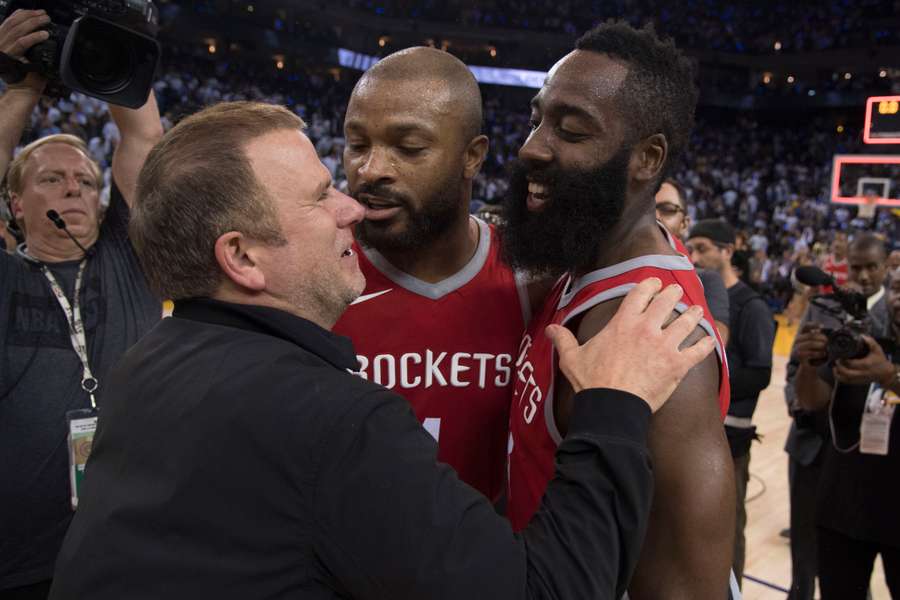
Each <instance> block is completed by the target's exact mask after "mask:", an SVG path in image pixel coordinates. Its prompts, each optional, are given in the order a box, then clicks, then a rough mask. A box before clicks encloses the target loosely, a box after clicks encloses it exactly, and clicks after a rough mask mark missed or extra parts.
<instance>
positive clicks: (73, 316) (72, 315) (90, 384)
mask: <svg viewBox="0 0 900 600" xmlns="http://www.w3.org/2000/svg"><path fill="white" fill-rule="evenodd" d="M86 266H87V259H85V260H83V261H81V265H80V266H79V267H78V276H77V277H76V278H75V299H74V303H73V304H69V299H68V298H66V294H65V292H63V290H62V288H61V287H60V285H59V282H57V281H56V277H54V276H53V273H51V272H50V269H48V268H47V265H41V272H42V273H43V274H44V277H46V278H47V281H49V282H50V289H51V290H52V291H53V295H54V296H56V301H57V302H59V306H60V308H62V309H63V312H64V313H65V314H66V321H68V323H69V338H70V340H71V341H72V349H73V350H74V351H75V354H77V355H78V360H80V361H81V366H82V369H83V373H82V377H81V389H83V390H84V391H85V392H87V393H88V395H89V396H90V397H91V408H97V401H96V400H95V399H94V392H96V391H97V388H98V387H100V382H98V381H97V379H96V378H95V377H94V375H93V373H91V367H90V365H89V364H88V353H87V341H86V339H85V335H84V321H82V319H81V298H80V297H81V283H82V280H83V278H84V268H85V267H86Z"/></svg>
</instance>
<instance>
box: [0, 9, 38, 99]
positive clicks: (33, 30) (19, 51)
mask: <svg viewBox="0 0 900 600" xmlns="http://www.w3.org/2000/svg"><path fill="white" fill-rule="evenodd" d="M49 23H50V17H49V16H48V15H47V13H46V12H45V11H43V10H23V9H19V10H17V11H15V12H14V13H13V14H11V15H10V16H9V17H8V18H7V19H6V20H4V21H3V22H2V23H0V52H3V53H4V54H6V55H7V56H10V57H12V58H14V59H16V60H19V61H22V62H28V61H27V60H25V53H26V52H27V51H28V50H29V49H30V48H31V47H32V46H34V45H36V44H39V43H41V42H43V41H46V40H47V38H48V37H50V34H49V33H47V31H46V30H42V29H41V28H42V27H45V26H47V24H49ZM46 83H47V80H46V79H44V78H43V77H41V76H40V75H38V74H37V73H29V74H28V75H27V76H26V77H25V79H24V80H23V81H21V82H19V83H15V84H10V85H9V86H8V87H9V89H27V90H31V91H35V92H37V93H38V94H41V93H42V92H43V91H44V86H45V85H46Z"/></svg>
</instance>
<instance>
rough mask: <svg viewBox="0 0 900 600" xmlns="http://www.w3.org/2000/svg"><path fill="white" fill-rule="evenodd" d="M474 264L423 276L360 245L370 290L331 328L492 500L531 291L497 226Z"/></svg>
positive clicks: (485, 234) (486, 234)
mask: <svg viewBox="0 0 900 600" xmlns="http://www.w3.org/2000/svg"><path fill="white" fill-rule="evenodd" d="M476 223H477V224H478V227H479V231H480V237H479V243H478V249H477V250H476V252H475V255H474V256H473V257H472V259H471V260H470V261H469V263H468V264H467V265H466V266H465V267H463V269H461V270H460V271H459V272H458V273H456V274H455V275H453V276H452V277H450V278H448V279H446V280H444V281H442V282H439V283H427V282H424V281H421V280H419V279H416V278H414V277H412V276H410V275H408V274H406V273H403V272H402V271H400V270H399V269H397V268H396V267H394V266H393V265H391V264H390V263H388V262H387V260H386V259H385V258H384V257H383V256H382V255H381V254H379V253H378V252H377V251H374V250H372V249H370V248H362V249H360V248H359V246H356V247H355V249H356V251H357V252H358V253H359V264H360V268H361V269H362V272H363V274H364V275H365V276H366V289H365V291H364V292H363V294H362V295H361V296H360V297H359V299H358V300H357V301H356V302H355V303H354V304H353V305H351V306H350V308H349V309H348V310H347V311H346V312H345V313H344V315H343V316H342V317H341V319H340V320H339V321H338V323H337V325H335V327H334V331H335V332H336V333H339V334H341V335H346V336H348V337H349V338H350V339H351V340H353V346H354V348H356V352H357V358H358V360H359V363H360V375H362V376H363V377H365V378H366V379H369V380H371V381H374V382H376V383H379V384H381V385H383V386H385V387H386V388H388V389H391V390H394V391H395V392H397V393H398V394H400V395H402V396H404V397H405V398H406V399H407V400H409V402H410V404H411V405H412V408H413V410H414V411H415V413H416V416H417V417H418V418H419V421H421V422H422V424H423V426H424V427H425V429H426V430H428V432H429V433H431V435H432V436H434V438H435V439H436V440H437V441H438V448H439V449H438V458H439V460H441V461H443V462H446V463H447V464H449V465H450V466H452V467H453V468H454V469H456V471H457V472H458V473H459V477H460V479H462V480H463V481H465V482H466V483H468V484H469V485H471V486H472V487H474V488H476V489H477V490H479V491H480V492H481V493H483V494H484V495H485V496H487V497H488V498H489V499H491V500H494V499H496V498H498V497H499V495H500V494H501V492H502V491H503V487H504V485H505V466H506V440H507V431H508V430H507V427H508V424H509V401H510V393H511V390H512V375H513V360H514V354H515V351H516V348H517V347H518V345H519V341H520V340H521V338H522V333H523V332H524V329H525V322H526V318H527V308H525V307H526V306H527V295H526V294H525V291H524V288H522V287H521V286H520V285H519V284H518V283H517V281H516V277H515V275H514V273H513V271H512V270H511V269H510V268H509V267H508V266H506V264H505V263H503V261H501V259H500V246H499V240H498V238H497V235H496V232H495V231H494V229H493V227H491V226H489V225H487V224H486V223H484V222H482V221H478V220H476Z"/></svg>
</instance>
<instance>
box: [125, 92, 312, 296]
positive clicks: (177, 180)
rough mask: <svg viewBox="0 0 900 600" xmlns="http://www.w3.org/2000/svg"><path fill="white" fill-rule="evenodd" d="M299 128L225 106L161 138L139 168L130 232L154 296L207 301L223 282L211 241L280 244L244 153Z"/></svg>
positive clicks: (277, 110)
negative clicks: (239, 238)
mask: <svg viewBox="0 0 900 600" xmlns="http://www.w3.org/2000/svg"><path fill="white" fill-rule="evenodd" d="M304 127H305V124H304V122H303V120H302V119H301V118H300V117H298V116H297V115H295V114H294V113H292V112H291V111H289V110H287V109H286V108H284V107H282V106H275V105H272V104H262V103H259V102H223V103H221V104H217V105H215V106H212V107H209V108H206V109H204V110H202V111H200V112H198V113H196V114H194V115H191V116H190V117H188V118H186V119H184V120H183V121H181V122H180V123H179V124H178V125H176V126H175V127H174V128H173V129H172V130H171V131H169V132H168V133H167V134H166V135H165V136H163V139H162V140H161V141H160V142H159V143H158V144H157V145H156V146H155V147H154V148H153V150H151V152H150V155H149V156H148V157H147V160H146V161H145V162H144V167H143V168H142V169H141V174H140V176H139V178H138V184H137V198H136V200H135V204H134V208H133V209H132V215H131V223H130V226H129V234H130V237H131V241H132V243H133V244H134V249H135V251H136V252H137V255H138V258H139V259H140V261H141V265H142V266H143V269H144V275H145V276H146V277H147V281H148V283H149V284H150V286H151V287H152V288H153V290H154V291H156V292H157V293H158V294H159V295H160V296H162V297H163V298H170V299H172V300H180V299H183V298H191V297H197V296H210V295H212V294H213V293H214V292H215V291H216V290H217V289H218V287H219V285H220V283H221V280H222V273H221V269H220V268H219V264H218V262H217V261H216V257H215V250H214V248H215V244H216V240H217V239H218V238H219V237H220V236H221V235H222V234H224V233H227V232H229V231H239V232H241V233H243V234H244V235H246V236H248V237H250V238H253V239H256V240H259V241H262V242H264V243H268V244H272V245H281V244H284V243H286V240H285V239H284V236H283V235H282V232H281V226H280V223H279V221H278V213H277V210H276V208H275V204H274V201H273V199H272V198H271V197H270V196H269V194H268V192H267V191H266V189H265V188H264V187H263V185H262V184H261V183H260V182H259V180H258V179H257V178H256V174H255V173H254V171H253V165H252V164H251V162H250V158H249V157H248V156H247V153H246V151H245V148H246V146H247V144H249V143H250V142H252V141H253V140H254V139H256V138H258V137H260V136H263V135H266V134H267V133H271V132H274V131H278V130H285V129H286V130H296V131H300V130H302V129H303V128H304Z"/></svg>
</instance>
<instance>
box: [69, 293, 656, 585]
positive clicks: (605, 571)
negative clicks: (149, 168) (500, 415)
mask: <svg viewBox="0 0 900 600" xmlns="http://www.w3.org/2000/svg"><path fill="white" fill-rule="evenodd" d="M355 366H356V360H355V356H354V351H353V348H352V345H351V344H350V341H349V340H347V339H346V338H341V337H339V336H336V335H334V334H332V333H330V332H328V331H326V330H324V329H321V328H320V327H318V326H316V325H314V324H312V323H311V322H309V321H306V320H303V319H300V318H297V317H294V316H291V315H289V314H287V313H284V312H281V311H278V310H274V309H269V308H261V307H249V306H238V305H232V304H226V303H222V302H216V301H212V300H192V301H187V302H179V303H178V305H177V306H176V309H175V317H174V318H171V319H165V320H163V322H161V323H160V324H159V325H158V326H157V327H155V328H154V329H153V330H152V331H151V332H150V333H149V334H148V335H147V336H145V337H144V338H143V339H142V340H141V341H140V342H139V343H138V344H137V345H135V346H134V347H133V348H132V349H131V350H130V351H129V352H128V353H127V354H126V356H125V357H124V359H123V360H122V361H121V362H120V364H119V365H118V367H117V368H116V369H115V370H114V372H113V373H112V374H111V375H110V377H109V378H108V379H107V383H106V386H105V394H104V395H103V397H102V406H101V413H100V425H99V430H98V433H97V437H96V441H95V446H94V451H93V455H92V456H91V459H90V462H89V463H88V466H87V471H86V479H85V485H84V494H83V496H82V498H81V501H80V506H79V508H78V512H77V514H76V515H75V518H74V519H73V523H72V526H71V528H70V529H69V532H68V535H67V537H66V540H65V542H64V544H63V549H62V552H61V554H60V556H59V560H58V562H57V569H56V577H55V580H54V586H53V591H52V593H51V597H52V598H55V599H62V598H67V599H68V598H73V599H76V598H90V599H91V600H107V599H109V600H113V599H115V600H119V599H121V598H129V599H140V598H167V599H168V598H217V599H227V598H236V599H237V598H240V599H248V598H253V599H262V598H385V599H388V598H389V599H402V598H415V599H425V598H460V599H464V600H476V599H481V598H485V599H491V600H501V599H505V598H573V599H575V598H577V599H584V598H609V599H613V598H618V597H619V596H620V595H621V594H622V592H623V591H624V589H625V587H626V585H627V583H628V579H629V577H630V575H631V573H632V571H633V568H634V566H635V563H636V561H637V557H638V551H639V549H640V544H641V541H642V538H643V534H644V531H645V528H646V525H647V518H648V511H649V506H650V499H651V492H652V489H651V487H652V475H651V471H650V466H649V458H648V456H649V455H648V451H647V448H646V435H647V429H648V424H649V410H648V409H647V407H646V405H645V404H644V403H643V402H642V401H640V400H639V399H637V398H635V397H633V396H630V395H629V394H625V393H623V392H615V391H611V390H592V391H589V392H586V393H582V394H579V395H578V396H576V406H575V412H574V415H573V418H572V424H571V426H570V430H569V435H568V436H567V438H566V439H565V441H564V442H563V444H562V445H561V446H560V448H559V451H558V452H557V469H558V473H557V478H556V479H554V481H553V482H551V484H550V486H549V488H548V491H547V494H546V496H545V498H544V505H543V507H542V508H541V510H540V511H539V512H538V514H537V515H536V516H535V518H534V520H533V521H532V524H531V525H530V526H529V527H528V529H527V530H526V531H525V532H524V533H523V534H521V535H514V534H513V533H512V531H511V529H510V526H509V524H508V523H507V521H506V520H505V519H504V518H502V517H500V516H498V515H497V514H496V513H495V512H494V509H493V507H492V506H491V504H490V503H489V502H488V501H487V500H486V499H485V498H484V497H482V496H481V495H480V494H478V493H477V492H476V491H474V490H473V489H472V488H470V487H468V486H466V485H465V484H463V483H461V482H460V481H459V480H458V479H457V477H456V474H455V473H454V472H453V470H452V469H450V468H449V467H447V466H445V465H441V464H436V459H435V456H436V450H437V447H436V444H435V442H434V440H433V439H432V438H431V436H430V435H429V434H428V433H426V432H425V431H424V430H423V429H422V428H421V426H420V425H419V423H418V421H417V420H416V419H415V417H414V415H413V413H412V411H411V410H410V408H409V406H408V404H407V403H406V402H405V401H404V400H403V399H402V398H400V397H399V396H397V395H395V394H393V393H391V392H388V391H387V390H385V389H383V388H381V387H379V386H377V385H375V384H372V383H370V382H367V381H365V380H363V379H361V378H359V377H357V376H355V375H351V374H349V373H348V371H350V370H352V369H354V368H355Z"/></svg>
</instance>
